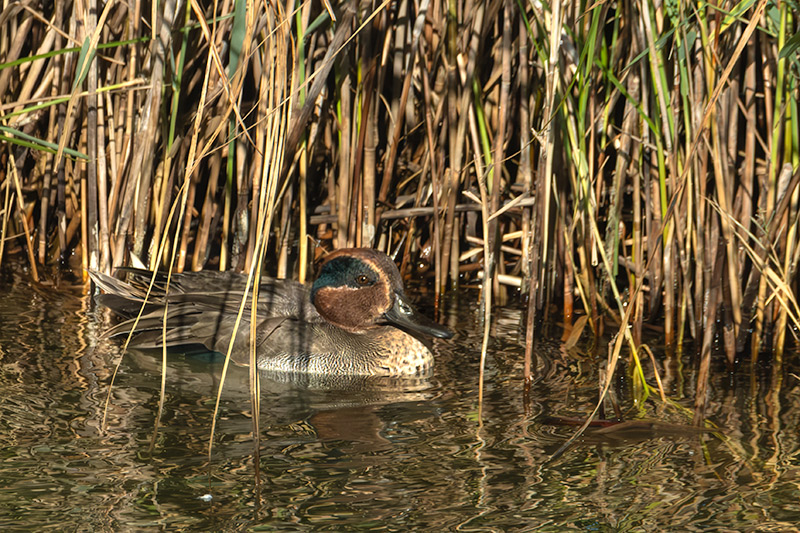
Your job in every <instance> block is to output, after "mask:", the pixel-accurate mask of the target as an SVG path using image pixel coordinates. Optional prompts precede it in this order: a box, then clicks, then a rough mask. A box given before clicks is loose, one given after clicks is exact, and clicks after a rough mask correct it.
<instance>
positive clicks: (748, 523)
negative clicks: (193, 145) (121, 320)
mask: <svg viewBox="0 0 800 533" xmlns="http://www.w3.org/2000/svg"><path fill="white" fill-rule="evenodd" d="M0 296H2V298H0V527H2V528H3V529H4V530H19V531H48V530H51V531H159V530H169V531H178V530H193V531H247V530H278V531H305V530H313V529H321V530H355V529H358V530H369V529H380V530H389V531H393V530H397V531H407V530H413V531H446V530H450V531H452V530H458V531H555V532H560V531H593V532H594V531H797V530H798V525H797V524H798V523H800V444H799V443H798V440H799V439H800V436H799V435H798V421H799V420H800V379H798V378H797V377H796V375H797V374H798V371H797V367H796V366H795V367H793V368H781V369H766V370H764V371H762V372H761V374H760V375H757V376H750V375H748V373H747V372H745V371H740V372H739V373H738V374H737V375H736V376H735V377H734V378H731V377H730V376H726V375H725V373H724V372H723V371H722V368H724V367H721V366H715V375H717V376H719V377H718V378H716V380H715V383H714V387H713V389H712V394H713V397H712V398H711V401H710V406H709V413H708V414H709V418H710V419H711V420H712V421H714V422H715V423H716V424H718V425H720V426H723V427H725V428H727V430H728V434H727V437H726V438H723V439H721V438H719V437H715V436H713V435H698V434H694V433H691V432H689V431H681V430H677V431H662V432H655V433H648V434H644V435H635V434H622V435H617V436H609V435H607V436H589V437H586V438H585V439H582V441H581V442H580V444H579V445H577V446H575V447H573V448H571V449H569V450H568V451H567V452H566V453H565V454H564V455H563V456H561V457H560V458H558V459H556V460H550V458H551V456H552V454H553V453H554V451H555V450H556V449H558V448H559V446H560V445H561V444H562V443H563V442H564V441H565V440H566V439H567V438H568V437H569V436H570V435H571V434H572V431H574V430H573V428H569V427H564V426H555V425H551V424H549V423H548V420H547V417H548V416H562V417H568V416H572V417H579V416H583V415H585V414H586V413H588V412H590V410H591V408H592V407H593V402H594V400H595V398H596V388H597V375H596V368H597V363H596V362H595V360H594V359H593V358H592V357H590V356H589V355H587V354H586V353H585V352H581V351H566V350H564V349H563V347H562V346H561V345H560V344H559V343H558V342H557V341H555V340H551V341H542V342H541V343H540V346H541V347H540V349H539V357H540V359H541V360H543V361H544V360H546V361H547V362H548V368H549V372H548V374H547V375H546V376H545V377H544V378H543V379H542V380H541V381H540V382H538V383H537V384H535V385H534V387H533V388H532V390H531V394H530V397H529V398H527V399H526V398H525V396H524V395H523V392H522V387H521V380H520V375H521V369H522V363H521V361H522V353H523V347H522V346H523V340H524V337H523V335H522V333H521V332H522V328H521V326H520V320H521V314H520V313H519V312H518V311H516V310H501V311H499V312H498V314H497V317H496V324H495V326H494V328H493V332H494V334H495V340H494V341H493V342H492V345H491V348H490V356H489V359H488V362H487V380H486V398H485V401H484V406H483V424H482V425H480V424H479V419H478V404H477V399H478V391H477V376H478V362H479V352H480V338H481V331H480V329H479V327H478V321H477V320H478V319H477V311H476V306H475V305H474V299H475V295H474V294H471V293H465V294H464V295H463V296H462V303H461V305H459V306H454V308H453V309H451V310H449V311H447V314H448V317H447V322H448V323H449V325H450V326H451V327H452V328H453V329H454V330H455V331H457V332H458V334H457V336H456V337H455V338H454V339H453V340H451V341H444V342H437V344H436V355H437V367H436V373H435V376H434V377H433V378H432V379H430V380H418V381H407V382H391V381H378V382H373V381H368V382H363V381H360V382H350V383H341V382H340V383H321V382H318V381H312V382H308V381H302V380H301V381H291V380H285V379H275V377H274V376H273V377H270V376H264V377H263V380H262V399H261V416H260V426H261V428H260V436H261V446H260V452H261V455H260V466H261V473H262V484H261V487H260V493H259V492H258V491H257V489H256V486H255V481H254V475H253V472H254V467H253V460H254V454H253V440H252V433H251V432H252V418H251V414H250V413H251V406H250V400H249V395H248V389H247V376H248V373H247V370H246V369H242V368H233V369H231V371H230V374H229V376H228V380H227V381H226V388H225V390H224V392H223V399H222V403H221V413H220V417H219V421H218V426H217V432H216V437H215V444H214V449H213V452H212V457H211V463H210V464H209V463H208V462H207V455H206V453H207V445H208V439H209V431H210V427H211V422H212V414H213V408H214V397H215V394H216V390H217V386H218V384H219V377H220V371H221V365H219V364H214V363H208V362H203V361H199V360H193V359H189V358H186V357H183V356H180V355H176V356H173V357H172V358H171V359H170V360H169V363H168V370H167V376H166V405H165V409H164V413H163V416H162V422H161V428H160V430H159V432H158V437H157V446H156V449H155V451H154V453H153V454H152V455H150V454H149V453H148V449H149V444H150V439H151V438H152V435H153V427H154V420H155V413H156V410H157V406H158V398H159V387H160V379H161V378H160V375H161V373H160V360H159V359H158V358H157V357H156V356H154V355H152V354H143V353H129V354H126V355H125V357H124V358H123V360H122V364H121V366H120V368H119V373H118V375H117V378H116V384H115V385H114V387H113V389H112V392H111V397H110V403H109V409H108V429H107V431H105V432H100V431H99V427H100V424H101V420H102V417H103V413H104V406H105V401H106V395H107V392H108V384H109V380H110V377H111V374H112V372H113V369H114V365H115V363H116V362H117V361H118V360H119V357H120V347H119V346H118V344H117V343H114V342H108V341H103V340H98V338H99V333H100V332H101V331H102V330H103V329H104V328H105V327H107V325H108V324H109V322H108V318H107V316H106V314H105V312H104V311H102V310H99V309H95V308H94V307H93V306H92V305H90V301H89V299H88V298H86V297H82V296H80V295H78V294H77V293H72V294H65V293H52V292H49V291H44V290H41V289H39V290H35V289H33V288H31V287H30V286H29V285H28V284H27V283H25V282H22V281H20V280H15V281H12V280H8V281H7V282H6V283H5V284H3V285H0ZM654 344H655V341H654ZM656 356H657V358H658V359H659V364H660V365H661V367H662V378H663V379H664V382H665V386H666V388H667V390H668V392H669V393H670V394H671V395H672V398H674V399H675V400H676V404H677V405H681V406H684V407H690V406H691V405H692V400H691V398H693V392H692V391H693V383H694V379H695V377H696V368H695V367H696V365H695V364H693V363H692V362H691V358H690V357H688V356H684V357H683V358H682V359H681V358H679V357H677V356H672V357H667V356H665V355H664V354H663V351H661V352H658V351H657V353H656ZM790 357H792V358H794V359H795V360H796V358H797V356H796V354H792V355H791V356H790ZM788 358H789V356H787V359H788ZM762 374H763V375H762ZM769 389H775V390H777V392H768V390H769ZM620 391H621V392H622V397H621V398H620V399H621V402H622V404H623V407H624V408H625V409H628V410H629V412H631V411H633V412H634V413H636V412H638V413H639V414H640V415H641V416H646V417H648V418H656V419H659V420H663V421H665V422H670V423H674V424H685V423H688V419H687V418H686V416H685V415H683V414H682V413H681V412H680V411H679V410H677V409H672V408H665V407H663V406H661V405H660V403H659V402H653V401H649V402H647V403H646V405H644V406H643V407H641V408H640V409H639V410H638V411H636V410H634V409H633V408H634V406H633V405H632V403H631V401H630V400H629V399H628V397H627V396H626V395H625V394H624V392H625V386H624V384H623V386H621V387H620ZM206 495H210V496H206Z"/></svg>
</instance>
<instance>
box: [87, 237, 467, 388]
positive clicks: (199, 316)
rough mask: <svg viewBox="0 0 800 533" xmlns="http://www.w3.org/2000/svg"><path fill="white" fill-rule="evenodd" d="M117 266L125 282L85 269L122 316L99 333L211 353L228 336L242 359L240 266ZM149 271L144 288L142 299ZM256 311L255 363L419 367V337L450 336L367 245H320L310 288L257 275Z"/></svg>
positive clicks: (424, 362) (426, 361) (223, 346)
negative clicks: (323, 248)
mask: <svg viewBox="0 0 800 533" xmlns="http://www.w3.org/2000/svg"><path fill="white" fill-rule="evenodd" d="M118 272H122V273H126V274H127V281H121V280H119V279H117V278H115V277H112V276H109V275H106V274H103V273H101V272H97V271H89V275H90V277H91V279H92V280H93V281H94V283H95V284H96V285H97V287H99V288H100V289H101V290H102V291H103V292H104V294H99V295H98V296H97V297H96V298H97V300H98V302H99V303H100V304H101V305H103V306H105V307H108V308H110V309H111V310H112V311H113V312H114V313H115V314H117V315H118V316H120V317H122V318H123V319H124V321H122V322H120V323H119V324H117V325H115V326H113V327H112V328H111V329H109V330H108V331H107V332H106V333H105V335H106V336H108V337H120V336H123V335H124V336H126V337H127V336H130V338H131V340H130V344H129V345H130V346H131V347H134V348H139V349H145V350H146V349H159V348H163V347H164V345H166V348H167V349H169V350H171V351H179V350H184V352H186V351H192V350H194V351H197V350H198V349H199V350H201V351H206V352H209V353H213V352H217V353H220V354H225V353H227V352H228V349H229V346H230V345H231V338H233V343H232V348H231V360H232V361H233V362H234V363H236V364H240V365H248V364H249V362H250V330H251V328H250V320H251V315H252V307H251V303H252V296H248V300H247V302H246V304H245V308H244V311H243V313H242V318H241V322H240V324H239V326H238V328H237V329H236V330H234V327H235V323H236V317H237V314H238V313H239V308H240V305H241V301H242V296H243V295H244V293H245V290H246V286H247V276H246V275H245V274H240V273H236V272H232V271H225V272H219V271H216V272H215V271H199V272H183V273H173V274H172V275H171V277H170V278H169V281H168V276H167V273H166V272H155V273H154V272H151V271H149V270H145V269H136V268H120V269H118ZM151 280H154V282H153V287H152V289H151V292H150V295H149V297H147V298H145V296H146V295H147V289H148V286H149V285H150V282H151ZM251 294H252V290H251ZM145 300H146V301H145ZM140 311H141V316H140V317H139V319H138V320H137V319H136V316H137V315H138V314H139V313H140ZM165 317H166V328H164V325H163V321H164V319H165ZM256 317H257V318H256V321H257V322H256V327H255V339H254V343H255V351H256V364H257V366H258V368H259V369H261V370H265V371H271V372H288V373H300V374H327V375H340V376H390V377H403V376H421V375H429V374H430V373H431V372H432V368H433V363H434V360H433V354H432V352H431V350H430V348H429V347H428V344H427V343H426V342H423V339H425V338H426V337H436V338H441V339H449V338H451V337H452V336H453V333H452V332H451V331H450V330H449V329H447V328H446V327H444V326H442V325H440V324H438V323H436V322H435V321H433V320H431V319H429V318H427V317H425V316H424V315H422V314H420V313H419V312H417V311H416V310H415V309H414V307H413V306H412V305H411V304H410V303H409V302H408V298H407V297H406V295H405V290H404V286H403V281H402V277H401V276H400V272H399V270H398V269H397V265H395V263H394V261H393V260H392V259H391V258H390V257H389V256H387V255H386V254H384V253H382V252H379V251H377V250H373V249H371V248H347V249H339V250H337V251H334V252H332V253H330V254H329V255H328V256H327V257H326V258H325V259H324V261H323V263H322V264H321V266H320V268H319V273H318V276H317V278H316V280H315V281H314V283H313V284H312V285H311V286H310V287H309V286H307V285H304V284H301V283H299V282H296V281H291V280H283V279H273V278H262V280H261V281H260V283H259V285H258V298H257V307H256Z"/></svg>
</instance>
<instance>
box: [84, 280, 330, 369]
mask: <svg viewBox="0 0 800 533" xmlns="http://www.w3.org/2000/svg"><path fill="white" fill-rule="evenodd" d="M124 271H125V272H127V273H128V274H129V275H130V276H129V280H128V282H125V281H121V280H118V279H116V278H113V277H111V276H107V275H105V274H102V273H100V272H93V271H90V272H89V274H90V276H91V277H92V279H93V280H94V281H95V283H96V284H97V285H98V287H100V288H101V289H102V290H103V291H105V294H101V295H99V296H98V297H97V299H98V301H99V302H100V303H101V304H103V305H105V306H107V307H109V308H110V309H112V310H113V311H114V312H115V313H117V314H119V315H121V316H122V317H124V318H127V320H124V321H123V322H121V323H119V324H117V325H116V326H114V327H112V328H111V329H109V330H108V331H106V333H105V334H106V336H109V337H115V336H122V335H126V336H127V335H129V334H130V332H131V331H132V330H133V332H134V334H133V337H132V339H131V346H134V347H139V348H160V347H162V346H163V345H164V344H166V346H168V347H173V348H177V347H188V346H204V347H205V348H206V349H208V350H211V351H219V352H222V353H225V352H226V351H227V349H228V345H229V343H230V339H231V337H232V335H233V331H234V326H235V324H236V317H237V316H238V314H239V312H240V309H241V313H242V319H241V321H240V325H239V327H238V329H237V333H236V345H237V348H236V351H239V350H241V349H242V348H241V347H239V346H238V345H239V344H241V345H242V346H244V349H245V350H249V348H248V343H247V342H246V341H247V340H248V339H249V334H250V318H251V301H252V300H251V298H252V296H250V297H248V301H247V302H245V306H244V308H243V309H242V308H241V303H242V295H243V294H244V290H245V287H246V278H244V276H242V275H241V274H236V273H232V272H187V273H181V274H175V275H173V278H172V279H171V280H170V283H169V290H168V291H167V290H166V289H167V285H166V274H164V273H157V274H156V279H155V282H154V284H153V288H152V290H151V291H150V294H149V296H147V288H148V287H149V285H150V280H151V279H152V276H153V273H152V272H149V271H147V270H138V269H124ZM145 296H147V303H146V305H144V309H142V304H143V303H144V302H145ZM140 312H141V316H139V315H140ZM137 316H138V319H137ZM257 316H258V324H259V325H258V329H257V331H258V332H259V333H258V337H257V342H258V343H263V342H266V339H267V338H268V337H269V335H270V333H269V332H271V331H272V330H274V329H275V328H277V327H278V326H279V325H280V324H281V323H283V322H284V321H285V320H287V319H288V320H289V321H290V322H291V323H300V324H306V323H309V324H310V323H318V322H321V321H322V319H321V317H320V316H319V314H318V313H317V312H316V309H314V307H313V306H312V305H311V303H310V298H309V289H308V288H307V287H306V286H304V285H301V284H300V283H297V282H293V281H285V280H273V279H263V280H262V282H261V283H260V284H259V288H258V307H257ZM165 318H166V328H165V327H164V319H165ZM290 329H291V328H290ZM165 330H166V331H165ZM245 353H248V352H245Z"/></svg>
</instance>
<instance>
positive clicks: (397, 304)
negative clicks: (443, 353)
mask: <svg viewBox="0 0 800 533" xmlns="http://www.w3.org/2000/svg"><path fill="white" fill-rule="evenodd" d="M383 317H384V319H385V320H386V322H388V323H389V324H392V325H395V326H398V327H401V328H404V329H407V330H411V331H415V332H417V333H422V334H424V335H430V336H432V337H439V338H440V339H449V338H450V337H452V336H453V332H452V331H450V330H449V329H447V328H446V327H444V326H442V325H439V324H437V323H436V322H434V321H433V320H431V319H430V318H428V317H426V316H425V315H421V314H419V313H418V312H417V311H416V309H414V308H413V307H411V304H409V303H408V302H407V301H406V299H405V296H403V295H402V294H397V295H396V297H395V301H394V305H393V306H392V308H391V309H389V310H388V311H386V312H385V313H384V314H383Z"/></svg>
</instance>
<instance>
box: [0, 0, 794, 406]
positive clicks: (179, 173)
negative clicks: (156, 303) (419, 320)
mask: <svg viewBox="0 0 800 533" xmlns="http://www.w3.org/2000/svg"><path fill="white" fill-rule="evenodd" d="M797 7H798V6H797V4H796V2H794V1H792V2H773V1H769V2H768V1H766V0H755V1H742V2H735V1H734V2H721V3H719V4H718V5H712V4H706V3H699V4H698V3H693V2H674V1H669V2H663V3H662V2H632V1H630V0H617V1H615V2H612V1H606V2H585V1H584V2H564V3H563V4H558V3H555V4H547V3H544V2H538V1H533V2H521V1H517V2H514V1H511V0H504V1H500V0H494V1H488V2H472V1H471V0H461V1H456V0H451V1H450V2H441V1H432V2H431V1H429V0H421V1H419V2H410V1H408V0H395V1H394V2H389V1H386V2H378V1H376V2H361V3H357V2H342V3H340V4H337V5H332V4H329V3H328V2H327V1H323V2H321V3H319V2H305V3H287V4H286V5H281V4H276V3H268V2H263V1H258V0H219V1H215V2H197V1H196V0H188V1H184V0H165V1H162V2H159V3H155V2H153V3H147V2H141V1H139V0H131V1H129V2H119V1H115V0H109V1H108V2H106V3H105V4H104V3H102V2H97V1H96V0H88V1H87V2H85V3H81V2H56V3H55V6H53V5H51V3H50V2H41V1H39V2H37V1H34V2H29V3H10V4H8V5H7V7H5V8H4V10H3V12H2V14H0V29H1V31H0V163H2V165H0V167H1V168H0V183H2V188H0V202H2V206H1V207H2V211H1V213H2V218H1V219H0V227H2V235H3V238H2V241H0V261H3V262H6V261H7V260H8V258H9V256H10V255H17V256H19V257H22V258H25V261H26V262H27V263H26V264H27V265H28V266H29V272H30V276H31V277H32V278H33V279H34V280H37V279H40V278H42V277H46V276H52V275H54V274H55V273H57V272H58V271H59V270H60V269H64V268H73V269H75V270H76V271H78V272H80V271H81V269H87V268H92V269H98V270H101V271H103V272H110V271H112V270H113V268H114V267H116V266H120V265H126V264H129V263H130V262H131V260H132V259H131V255H133V256H135V257H136V258H139V259H141V260H142V261H143V262H144V263H145V264H146V265H148V266H149V267H151V268H156V267H167V266H171V267H173V268H175V269H177V270H187V269H191V270H200V269H204V268H205V269H208V268H216V269H223V270H225V269H240V270H248V269H251V267H254V266H260V265H261V264H262V263H261V261H263V269H264V270H265V271H268V272H270V273H271V274H274V275H278V276H285V277H299V278H300V279H301V280H305V279H306V278H307V277H308V275H309V273H308V272H309V269H310V268H312V266H313V261H314V259H315V258H316V257H318V256H319V255H320V254H322V253H323V251H330V250H332V249H335V248H340V247H345V246H369V247H378V248H381V249H384V250H390V251H398V252H399V253H398V260H400V261H402V271H403V272H404V273H406V274H408V273H410V272H412V271H418V270H424V271H427V272H428V273H429V275H430V276H431V277H432V278H433V280H434V286H435V289H436V293H435V294H436V302H437V304H438V302H439V299H440V297H441V296H442V295H443V294H445V293H446V292H450V291H455V290H456V289H457V287H458V285H459V284H460V283H462V284H463V283H469V282H471V281H472V280H478V279H487V280H490V281H489V282H488V283H484V284H483V286H484V290H483V291H482V292H481V299H482V301H483V302H484V303H486V304H488V305H486V306H485V309H486V311H487V313H489V312H491V309H492V306H494V305H502V304H503V303H504V302H505V301H506V300H507V299H508V297H509V296H510V293H511V292H516V291H520V293H521V294H522V296H523V297H524V299H525V300H526V301H527V302H528V325H527V328H528V341H529V342H528V345H529V348H530V346H532V345H533V342H532V341H533V339H534V337H535V329H534V325H535V324H536V323H537V322H539V321H540V320H543V319H548V318H549V319H559V320H563V321H564V323H565V324H568V325H569V324H573V323H574V324H575V326H576V328H577V330H578V331H581V330H582V328H583V327H584V326H585V325H589V326H590V327H591V328H592V331H593V332H594V334H595V335H597V336H599V335H601V334H602V333H603V329H604V328H603V324H604V322H605V323H610V324H613V326H611V327H612V328H613V330H617V329H618V330H619V332H620V334H619V335H617V340H616V342H615V343H614V345H613V349H610V350H609V354H610V355H609V357H610V362H611V364H612V365H613V364H615V362H616V360H617V357H618V356H619V353H620V349H621V347H622V343H623V342H627V345H628V346H629V347H630V354H631V357H632V358H633V361H634V365H632V366H631V368H635V369H636V372H635V373H634V375H635V376H637V379H639V380H640V384H641V385H643V386H642V388H641V390H643V391H646V390H648V388H649V387H647V386H644V384H645V374H646V372H645V371H644V370H643V366H644V365H646V361H645V360H644V359H642V361H641V363H640V359H639V357H638V355H637V354H638V348H639V346H640V344H641V341H642V330H643V327H644V326H645V324H647V323H648V322H649V323H655V324H657V325H658V327H659V328H663V329H662V331H663V335H664V339H665V342H666V343H667V344H668V345H670V346H680V345H681V344H682V343H683V342H684V341H685V340H687V339H690V338H691V339H695V340H696V341H697V345H698V346H699V347H701V350H700V351H701V358H700V360H701V365H700V368H701V372H700V376H699V384H698V413H699V416H700V417H702V406H703V401H704V400H703V399H704V398H705V389H704V383H707V382H708V373H709V371H710V370H709V369H710V367H709V361H710V355H711V351H712V347H713V345H714V342H715V341H719V343H720V345H721V346H723V347H724V351H725V353H726V355H727V357H728V361H729V362H730V365H731V366H733V365H734V364H735V362H736V361H737V360H739V359H741V358H742V356H744V357H745V358H746V359H747V360H749V361H750V362H752V363H753V364H754V363H755V361H756V360H757V358H758V357H759V356H760V357H765V356H767V355H768V356H769V357H771V358H773V361H775V362H777V363H780V361H781V360H782V357H783V354H784V353H785V350H786V348H787V346H788V345H789V343H790V342H791V341H792V340H793V339H794V336H796V334H797V331H798V329H799V328H798V326H799V325H800V324H798V317H799V316H800V309H799V308H798V303H797V300H796V298H795V294H796V292H797V287H798V280H797V268H798V258H800V242H798V222H799V219H798V215H799V214H800V205H798V200H800V189H798V185H799V184H800V172H798V168H800V148H798V145H799V144H800V142H799V139H798V138H799V137H800V126H799V124H800V120H799V119H798V112H800V110H799V109H798V77H799V76H800V60H799V59H798V44H799V43H798V41H800V34H798V33H796V32H797V28H798V20H797V19H798V9H797ZM509 289H511V290H509ZM554 309H558V310H559V311H554ZM608 329H609V328H606V330H607V331H606V332H608ZM487 331H488V330H487ZM795 342H796V341H795ZM530 354H531V351H530V349H529V350H528V361H526V377H527V376H529V375H530V372H531V370H530V369H531V367H533V368H535V361H531V357H530ZM650 372H651V374H650V375H652V370H651V371H650ZM612 373H613V372H609V373H608V378H607V383H606V386H608V384H609V383H610V379H611V376H610V374H612ZM657 377H658V376H657V374H656V375H655V376H654V378H655V379H656V380H657Z"/></svg>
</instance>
